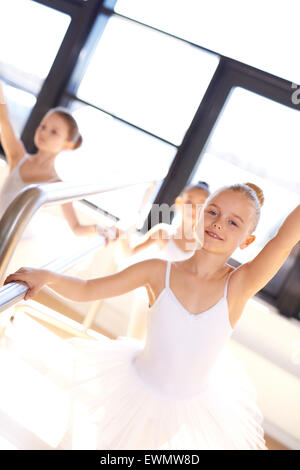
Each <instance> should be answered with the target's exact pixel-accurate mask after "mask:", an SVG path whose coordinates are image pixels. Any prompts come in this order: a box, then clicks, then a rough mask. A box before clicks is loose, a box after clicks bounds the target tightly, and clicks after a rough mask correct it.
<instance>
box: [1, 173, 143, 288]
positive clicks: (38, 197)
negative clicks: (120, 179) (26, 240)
mask: <svg viewBox="0 0 300 470" xmlns="http://www.w3.org/2000/svg"><path fill="white" fill-rule="evenodd" d="M143 183H148V181H147V182H145V181H144V182H143ZM138 184H141V183H140V182H139V183H136V182H135V183H127V184H118V183H116V184H115V185H114V186H111V185H108V184H103V183H102V184H99V183H98V184H73V183H44V184H39V185H30V186H28V187H27V188H25V189H24V190H23V191H21V192H20V194H19V195H18V196H17V197H16V198H15V199H14V200H13V201H12V202H11V204H10V205H9V207H8V208H7V210H6V212H5V213H4V214H3V216H2V218H1V220H0V285H1V284H2V282H3V280H4V279H3V278H4V276H5V271H6V268H7V266H8V263H9V261H10V259H11V257H12V255H13V253H14V250H15V248H16V245H17V243H18V241H19V240H20V238H21V235H22V233H23V232H24V230H25V228H26V226H27V225H28V223H29V221H30V219H31V218H32V217H33V215H34V214H35V213H36V212H37V210H38V209H39V208H40V207H42V206H50V205H54V204H62V203H66V202H69V201H73V200H77V199H82V198H84V197H87V196H91V195H95V194H100V193H103V192H107V191H113V190H116V189H121V188H126V187H129V186H136V185H138Z"/></svg>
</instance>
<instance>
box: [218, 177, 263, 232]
mask: <svg viewBox="0 0 300 470" xmlns="http://www.w3.org/2000/svg"><path fill="white" fill-rule="evenodd" d="M229 189H230V190H231V191H234V192H236V193H240V194H244V195H245V196H246V197H247V198H248V199H249V200H250V202H251V203H252V205H253V207H254V209H255V214H254V219H253V226H252V228H251V233H252V232H254V231H255V229H256V227H257V225H258V222H259V219H260V214H261V207H262V206H263V204H264V201H265V198H264V193H263V190H262V189H261V188H260V187H259V186H257V185H256V184H254V183H236V184H231V185H228V186H223V187H222V188H220V189H218V190H217V191H216V192H215V193H213V194H212V195H211V197H213V196H214V195H216V194H219V193H220V192H222V191H226V190H229ZM209 199H211V198H209Z"/></svg>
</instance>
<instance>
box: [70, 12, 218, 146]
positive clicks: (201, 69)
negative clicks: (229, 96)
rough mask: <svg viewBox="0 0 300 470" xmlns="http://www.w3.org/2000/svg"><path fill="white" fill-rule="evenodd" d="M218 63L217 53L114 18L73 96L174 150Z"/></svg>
mask: <svg viewBox="0 0 300 470" xmlns="http://www.w3.org/2000/svg"><path fill="white" fill-rule="evenodd" d="M218 62H219V58H218V57H217V56H216V55H215V54H209V53H206V52H203V51H202V50H201V49H199V48H196V47H194V46H190V45H188V44H186V43H184V42H182V41H180V40H177V39H173V38H171V37H168V36H166V35H164V34H161V33H158V32H155V31H153V30H151V29H150V28H145V27H142V26H140V25H138V24H136V23H134V22H132V21H128V20H123V19H120V18H117V17H112V18H111V19H110V20H109V21H108V23H107V25H106V28H105V30H104V33H103V35H102V37H101V40H100V41H99V43H98V46H97V48H96V51H95V53H94V55H93V57H92V60H91V62H90V64H89V67H88V69H87V71H86V73H85V75H84V77H83V80H82V83H81V85H80V87H79V90H78V94H77V96H78V97H79V98H81V99H83V100H85V101H88V102H89V103H93V104H95V105H97V106H99V107H100V108H101V109H104V110H106V111H109V112H111V113H113V114H115V115H117V116H118V117H121V118H122V119H125V120H126V121H128V122H130V123H132V124H134V125H136V126H139V127H141V128H143V129H146V130H147V131H149V132H151V133H153V134H155V135H157V136H159V137H161V138H163V139H165V140H167V141H169V142H171V143H173V144H175V145H178V144H180V143H181V141H182V138H183V136H184V134H185V132H186V130H187V129H188V127H189V125H190V122H191V120H192V119H193V117H194V114H195V112H196V110H197V107H198V106H199V103H200V101H201V99H202V97H203V95H204V93H205V91H206V89H207V87H208V84H209V82H210V80H211V78H212V76H213V74H214V72H215V69H216V67H217V65H218Z"/></svg>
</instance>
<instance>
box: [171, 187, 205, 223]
mask: <svg viewBox="0 0 300 470" xmlns="http://www.w3.org/2000/svg"><path fill="white" fill-rule="evenodd" d="M207 198H208V193H207V192H206V191H204V190H203V189H199V188H192V189H189V190H187V191H186V192H184V193H183V194H182V196H180V197H178V198H176V201H175V204H176V206H177V208H180V210H181V215H182V220H183V221H184V222H185V224H188V223H190V224H192V225H194V223H195V222H196V219H197V215H198V214H199V212H200V210H201V208H202V206H203V205H204V203H205V201H206V199H207Z"/></svg>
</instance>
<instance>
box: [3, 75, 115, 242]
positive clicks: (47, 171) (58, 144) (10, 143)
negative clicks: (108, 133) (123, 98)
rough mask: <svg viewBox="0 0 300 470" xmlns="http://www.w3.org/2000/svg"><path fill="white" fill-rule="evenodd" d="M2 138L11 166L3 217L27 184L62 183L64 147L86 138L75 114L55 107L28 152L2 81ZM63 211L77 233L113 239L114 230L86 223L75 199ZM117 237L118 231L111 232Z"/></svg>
mask: <svg viewBox="0 0 300 470" xmlns="http://www.w3.org/2000/svg"><path fill="white" fill-rule="evenodd" d="M0 141H1V144H2V147H3V150H4V152H5V156H6V158H7V162H8V165H9V174H8V177H7V178H6V180H5V182H4V184H3V186H2V189H1V192H0V218H1V217H2V215H3V214H4V212H5V210H6V209H7V207H8V206H9V204H10V203H11V202H12V200H13V199H14V198H15V197H16V196H17V194H18V193H19V192H20V191H21V190H22V189H24V188H25V187H26V186H28V185H30V184H35V183H46V182H47V183H49V182H59V181H61V179H60V178H59V176H58V175H57V173H56V170H55V160H56V157H57V155H58V154H59V153H60V152H62V151H64V150H75V149H77V148H79V147H80V145H81V143H82V137H81V135H80V133H79V129H78V126H77V123H76V121H75V119H74V118H73V116H72V115H71V114H70V113H69V112H68V111H67V110H66V109H64V108H60V107H58V108H53V109H51V110H50V111H48V112H47V114H46V115H45V116H44V118H43V119H42V121H41V123H40V125H39V127H38V128H37V129H36V131H35V134H34V144H35V146H36V147H37V153H35V154H33V155H30V154H28V153H27V152H26V150H25V147H24V145H23V143H22V141H21V140H20V139H19V138H18V137H17V136H16V134H15V132H14V129H13V126H12V124H11V122H10V117H9V111H8V107H7V105H6V103H5V97H4V93H3V87H2V84H1V82H0ZM62 210H63V214H64V217H65V218H66V220H67V222H68V224H69V226H70V228H71V230H72V231H73V233H74V234H75V235H78V236H87V235H93V234H101V235H104V236H105V238H106V242H107V241H108V240H109V234H111V233H112V232H111V231H109V230H108V229H106V228H104V227H101V226H100V225H97V224H92V225H82V224H81V223H80V222H79V219H78V217H77V215H76V212H75V210H74V208H73V204H72V203H71V202H69V203H66V204H63V205H62ZM111 236H112V237H113V238H114V236H115V233H113V234H112V235H111Z"/></svg>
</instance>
